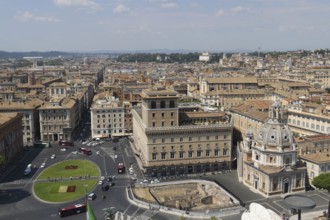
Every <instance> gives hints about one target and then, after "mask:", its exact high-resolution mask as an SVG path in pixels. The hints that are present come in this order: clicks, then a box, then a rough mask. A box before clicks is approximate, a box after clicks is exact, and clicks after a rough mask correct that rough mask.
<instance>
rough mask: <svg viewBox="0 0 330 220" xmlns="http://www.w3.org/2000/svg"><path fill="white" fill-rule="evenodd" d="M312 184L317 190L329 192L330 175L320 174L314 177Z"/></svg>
mask: <svg viewBox="0 0 330 220" xmlns="http://www.w3.org/2000/svg"><path fill="white" fill-rule="evenodd" d="M312 184H313V185H314V186H315V187H316V188H318V189H326V190H328V192H330V173H322V174H320V175H319V176H317V177H315V178H314V179H313V182H312Z"/></svg>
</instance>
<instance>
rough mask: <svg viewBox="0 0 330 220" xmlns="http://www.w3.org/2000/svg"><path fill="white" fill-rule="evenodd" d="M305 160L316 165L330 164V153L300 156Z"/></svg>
mask: <svg viewBox="0 0 330 220" xmlns="http://www.w3.org/2000/svg"><path fill="white" fill-rule="evenodd" d="M300 158H301V159H303V160H309V161H313V162H315V163H325V162H326V163H328V162H330V153H311V154H304V155H300Z"/></svg>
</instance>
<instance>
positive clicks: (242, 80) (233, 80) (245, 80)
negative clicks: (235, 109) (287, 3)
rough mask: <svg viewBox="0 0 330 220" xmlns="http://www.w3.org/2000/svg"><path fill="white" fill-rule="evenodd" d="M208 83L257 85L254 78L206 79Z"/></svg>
mask: <svg viewBox="0 0 330 220" xmlns="http://www.w3.org/2000/svg"><path fill="white" fill-rule="evenodd" d="M205 80H206V81H207V82H208V83H218V84H225V83H231V84H239V83H256V84H257V83H258V82H257V78H256V77H227V78H226V77H221V78H206V79H205Z"/></svg>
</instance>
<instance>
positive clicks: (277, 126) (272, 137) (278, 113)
mask: <svg viewBox="0 0 330 220" xmlns="http://www.w3.org/2000/svg"><path fill="white" fill-rule="evenodd" d="M286 121H287V120H286V115H285V114H284V111H283V108H282V105H281V103H280V102H279V101H276V102H275V103H274V104H273V105H272V106H271V109H270V111H269V118H268V121H267V122H266V123H265V124H264V125H263V126H262V127H261V129H260V130H259V131H258V133H257V136H256V141H257V142H258V143H259V144H262V145H266V146H276V147H277V146H280V147H282V146H284V147H285V146H291V145H292V144H294V140H293V136H292V132H291V129H290V128H289V126H288V125H287V123H286Z"/></svg>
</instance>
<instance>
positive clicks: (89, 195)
mask: <svg viewBox="0 0 330 220" xmlns="http://www.w3.org/2000/svg"><path fill="white" fill-rule="evenodd" d="M87 198H88V200H94V199H96V194H95V193H90V194H88V196H87Z"/></svg>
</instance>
